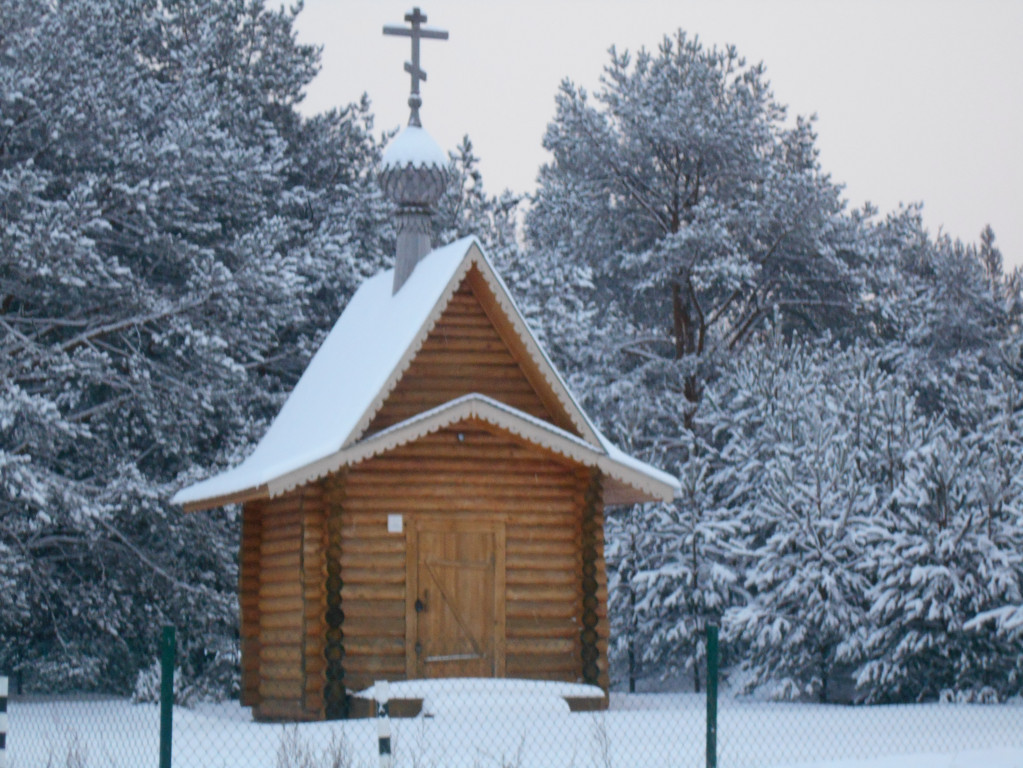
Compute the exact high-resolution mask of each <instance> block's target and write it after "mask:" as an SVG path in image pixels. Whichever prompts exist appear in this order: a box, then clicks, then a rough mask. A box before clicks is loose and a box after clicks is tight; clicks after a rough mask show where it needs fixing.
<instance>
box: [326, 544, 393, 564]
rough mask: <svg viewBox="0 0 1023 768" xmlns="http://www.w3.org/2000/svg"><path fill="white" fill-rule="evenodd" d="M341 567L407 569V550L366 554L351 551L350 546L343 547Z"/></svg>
mask: <svg viewBox="0 0 1023 768" xmlns="http://www.w3.org/2000/svg"><path fill="white" fill-rule="evenodd" d="M340 559H341V568H342V569H345V568H354V569H360V568H380V569H381V570H390V569H400V570H404V569H405V552H404V550H403V551H401V552H386V553H383V554H366V553H363V552H350V551H349V550H348V547H346V546H344V545H342V548H341V558H340Z"/></svg>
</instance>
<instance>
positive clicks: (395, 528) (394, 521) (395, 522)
mask: <svg viewBox="0 0 1023 768" xmlns="http://www.w3.org/2000/svg"><path fill="white" fill-rule="evenodd" d="M401 522H402V521H401V515H388V516H387V532H388V533H401V530H402V528H401Z"/></svg>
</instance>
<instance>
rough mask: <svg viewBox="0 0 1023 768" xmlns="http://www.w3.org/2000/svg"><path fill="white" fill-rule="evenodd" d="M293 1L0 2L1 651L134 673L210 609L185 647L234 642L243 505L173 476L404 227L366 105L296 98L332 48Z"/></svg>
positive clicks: (278, 369) (12, 663) (258, 390)
mask: <svg viewBox="0 0 1023 768" xmlns="http://www.w3.org/2000/svg"><path fill="white" fill-rule="evenodd" d="M292 21H293V15H292V13H291V12H288V11H284V10H281V11H271V10H267V9H266V8H264V6H263V4H262V3H261V2H242V0H228V1H227V2H207V1H206V0H176V1H175V2H171V3H167V2H158V1H157V0H143V1H142V2H127V1H125V0H68V2H62V3H57V4H53V3H48V2H43V1H42V0H11V2H8V3H5V5H4V12H3V14H2V15H0V39H3V41H4V44H3V46H2V49H0V59H2V66H0V126H2V129H0V216H2V218H3V226H2V227H0V254H2V259H3V269H2V282H0V381H2V385H0V581H2V582H3V583H4V585H5V586H9V587H10V588H9V589H4V590H3V592H2V594H0V634H2V636H3V637H4V642H3V643H0V667H3V668H4V669H6V670H11V671H19V670H20V671H24V672H25V673H26V674H27V675H28V676H29V678H28V680H27V682H28V683H29V684H34V685H41V686H46V687H47V688H48V689H50V690H52V689H54V688H58V687H68V686H74V687H98V686H104V687H106V688H115V689H122V690H129V689H130V687H131V685H132V683H133V681H134V677H135V673H136V671H137V670H138V669H140V668H143V667H148V665H149V664H150V662H151V660H152V654H153V652H154V647H155V643H154V641H155V634H156V632H157V631H158V627H159V625H160V624H161V623H162V622H164V621H171V622H173V623H175V624H177V625H178V626H179V627H183V628H184V627H189V628H190V629H192V630H194V633H193V632H184V633H183V635H184V640H185V646H186V651H187V652H186V656H185V658H186V660H187V663H186V666H189V667H190V668H189V669H186V672H189V673H191V674H198V673H199V672H200V668H203V667H205V668H207V669H210V668H214V667H217V666H218V665H220V664H221V663H222V662H223V663H226V664H228V665H230V661H231V655H230V652H229V651H230V642H231V638H232V637H233V635H234V633H235V616H234V613H235V610H234V590H235V581H236V576H235V544H234V537H235V536H236V531H235V530H234V528H233V521H232V519H231V516H230V515H226V516H225V515H216V514H206V515H194V516H186V515H182V514H181V512H180V510H176V509H170V508H169V507H168V506H167V504H166V501H165V500H166V499H167V498H168V497H169V495H170V493H171V490H172V489H173V488H174V487H175V486H176V485H177V484H179V483H180V482H181V481H182V480H183V479H184V478H187V477H194V476H195V474H197V473H198V472H200V471H203V470H204V469H205V468H208V467H209V466H211V465H216V464H219V463H223V462H227V461H230V460H232V459H236V458H237V457H238V454H239V453H240V452H242V451H244V450H245V449H246V446H247V445H248V444H249V443H250V442H251V441H252V440H253V439H254V438H255V437H256V436H258V434H259V433H260V431H261V429H262V427H263V425H264V424H265V420H266V418H267V417H268V416H269V415H270V414H272V412H273V410H274V407H275V405H276V404H277V401H278V399H279V397H280V392H281V390H282V389H283V388H285V387H287V386H289V385H290V384H291V382H293V381H294V377H295V376H296V375H297V372H298V371H300V370H301V367H302V365H303V364H304V360H305V358H306V357H307V356H308V353H309V351H310V349H311V344H312V343H315V341H314V340H313V337H314V336H315V329H317V328H320V327H323V326H326V325H327V324H329V322H330V321H331V320H332V319H333V317H334V314H335V313H336V309H337V308H338V306H339V304H340V303H343V301H344V297H345V295H346V293H345V292H346V290H347V291H350V290H351V288H352V286H353V285H354V284H355V283H356V282H357V278H358V276H359V275H360V274H362V273H364V272H365V271H373V268H374V267H375V266H376V265H377V264H379V263H380V256H379V254H381V253H387V252H389V251H390V249H387V248H380V249H378V248H376V247H373V245H372V242H371V240H370V239H369V237H368V236H367V234H366V233H372V232H375V231H376V230H377V229H378V224H379V219H380V218H382V210H383V209H382V206H377V207H375V206H374V203H373V198H372V196H371V195H369V194H367V193H366V192H365V190H366V189H367V186H368V185H369V184H370V183H371V172H370V170H369V167H368V166H369V164H370V161H371V160H372V159H373V158H374V157H375V155H376V154H377V153H378V151H379V149H378V147H377V145H376V143H375V142H374V141H373V139H372V138H371V137H370V136H369V134H368V119H369V118H368V112H367V109H366V106H365V105H362V106H358V105H356V106H353V107H350V108H347V109H345V110H341V111H337V112H334V113H331V114H328V115H325V116H321V117H319V118H316V119H313V120H305V119H303V118H301V116H300V115H299V114H298V113H297V111H296V105H297V103H298V101H299V99H300V98H301V94H302V88H303V87H304V85H305V84H306V83H307V82H308V80H309V78H310V77H311V76H312V74H313V73H314V72H315V70H316V67H317V54H316V51H315V50H313V49H312V48H310V47H306V46H301V45H298V44H297V43H296V41H295V39H294V34H293V30H292ZM328 214H330V215H328ZM360 238H366V239H360ZM367 257H368V258H367ZM374 259H375V262H374ZM325 305H329V306H331V307H332V308H333V309H332V311H331V312H330V313H326V312H322V311H321V308H322V307H323V306H325ZM201 635H202V636H205V638H209V637H213V638H214V640H213V641H209V640H207V639H205V638H204V637H200V636H201ZM218 638H219V640H218ZM225 649H226V650H225ZM218 674H219V673H218ZM33 676H34V679H33Z"/></svg>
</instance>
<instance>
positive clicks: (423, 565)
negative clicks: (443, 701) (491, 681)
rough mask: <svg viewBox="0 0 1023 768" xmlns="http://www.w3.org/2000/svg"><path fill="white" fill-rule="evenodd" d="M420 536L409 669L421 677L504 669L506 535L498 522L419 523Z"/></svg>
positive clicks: (479, 674) (412, 596) (491, 672)
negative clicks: (501, 602) (502, 609)
mask: <svg viewBox="0 0 1023 768" xmlns="http://www.w3.org/2000/svg"><path fill="white" fill-rule="evenodd" d="M415 537H416V545H415V547H414V550H415V557H416V563H415V567H414V571H415V572H414V574H413V573H409V576H411V577H412V578H410V584H409V587H410V590H411V591H410V593H409V600H410V601H412V603H413V604H412V605H411V606H410V610H409V611H408V612H407V616H408V617H409V619H410V620H412V622H413V632H412V633H411V634H412V637H411V638H410V640H412V643H411V647H410V648H408V649H407V650H408V651H411V652H412V653H413V654H414V658H410V659H409V663H408V667H409V669H410V671H414V676H415V677H419V678H443V677H494V676H495V675H498V674H501V673H503V666H504V665H503V663H498V655H499V653H500V650H501V649H503V645H504V644H503V642H502V641H503V637H498V635H499V634H501V635H503V621H502V622H498V620H497V619H498V614H499V610H498V602H499V592H498V587H499V586H500V587H501V590H500V592H501V593H503V582H504V578H503V576H504V573H503V570H504V568H503V564H504V558H503V557H500V556H499V553H498V551H497V550H498V547H499V545H500V544H502V543H503V542H501V541H499V540H500V539H501V538H503V537H500V536H499V535H498V532H497V531H496V530H495V529H494V527H493V526H490V527H484V528H480V527H479V526H475V527H471V528H468V527H458V526H450V525H447V526H443V527H434V528H431V527H429V526H422V527H417V529H416V532H415ZM499 565H500V571H501V572H500V574H499V573H498V566H499ZM411 570H413V569H410V571H411ZM412 582H414V583H412ZM413 591H414V594H413ZM501 596H503V594H502V595H501ZM501 613H503V612H501ZM500 661H502V662H503V659H500Z"/></svg>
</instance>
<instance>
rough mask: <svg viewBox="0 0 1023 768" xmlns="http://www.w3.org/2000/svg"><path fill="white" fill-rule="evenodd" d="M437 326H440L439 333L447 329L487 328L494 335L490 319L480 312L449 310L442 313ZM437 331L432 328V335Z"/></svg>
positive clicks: (435, 328)
mask: <svg viewBox="0 0 1023 768" xmlns="http://www.w3.org/2000/svg"><path fill="white" fill-rule="evenodd" d="M437 325H438V326H440V330H441V332H443V331H444V330H447V329H458V328H488V329H491V332H492V333H494V331H493V324H492V323H491V322H490V318H488V317H487V316H486V315H485V314H483V313H482V312H456V311H451V309H449V311H447V312H445V313H444V315H443V317H442V319H441V320H439V321H438V323H437ZM437 330H438V328H437V327H434V333H436V332H437ZM494 335H495V336H496V335H497V334H496V333H494Z"/></svg>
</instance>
